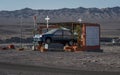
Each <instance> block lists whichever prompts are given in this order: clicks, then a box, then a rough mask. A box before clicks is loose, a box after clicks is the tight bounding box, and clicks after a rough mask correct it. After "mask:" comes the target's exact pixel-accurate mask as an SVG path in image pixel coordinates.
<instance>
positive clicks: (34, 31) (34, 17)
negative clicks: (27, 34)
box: [33, 16, 37, 50]
mask: <svg viewBox="0 0 120 75" xmlns="http://www.w3.org/2000/svg"><path fill="white" fill-rule="evenodd" d="M36 19H37V17H36V16H33V20H34V26H33V37H34V36H35V34H36ZM33 50H35V42H33Z"/></svg>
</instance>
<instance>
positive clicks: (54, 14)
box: [0, 7, 120, 24]
mask: <svg viewBox="0 0 120 75" xmlns="http://www.w3.org/2000/svg"><path fill="white" fill-rule="evenodd" d="M35 14H37V18H38V22H45V20H44V18H45V17H46V16H47V15H48V16H49V17H50V18H51V20H50V21H51V22H65V21H77V20H78V19H79V18H82V19H83V21H84V22H106V21H107V22H109V21H115V22H119V21H120V7H113V8H101V9H99V8H83V7H79V8H71V9H70V8H63V9H56V10H34V9H30V8H24V9H21V10H15V11H0V22H1V24H2V23H3V24H6V23H8V24H10V23H17V22H18V20H19V17H20V16H22V17H23V18H24V21H25V22H28V23H29V22H32V21H33V20H32V17H33V15H35ZM6 21H7V22H6Z"/></svg>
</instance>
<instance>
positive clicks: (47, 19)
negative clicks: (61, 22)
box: [45, 16, 50, 28]
mask: <svg viewBox="0 0 120 75" xmlns="http://www.w3.org/2000/svg"><path fill="white" fill-rule="evenodd" d="M45 20H46V21H47V28H48V22H49V20H50V18H49V17H48V16H47V17H46V18H45Z"/></svg>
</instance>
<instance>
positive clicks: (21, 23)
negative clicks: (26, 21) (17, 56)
mask: <svg viewBox="0 0 120 75" xmlns="http://www.w3.org/2000/svg"><path fill="white" fill-rule="evenodd" d="M22 25H23V17H22V16H21V17H20V48H21V49H22Z"/></svg>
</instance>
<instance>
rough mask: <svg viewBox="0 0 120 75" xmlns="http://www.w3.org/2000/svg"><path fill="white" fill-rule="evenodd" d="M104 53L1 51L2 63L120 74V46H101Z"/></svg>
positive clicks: (0, 59) (0, 58) (0, 60)
mask: <svg viewBox="0 0 120 75" xmlns="http://www.w3.org/2000/svg"><path fill="white" fill-rule="evenodd" d="M101 49H103V50H104V52H102V53H99V52H43V53H41V52H39V51H32V50H25V51H17V50H4V51H3V50H0V62H8V63H16V64H26V65H35V66H49V67H59V68H65V69H75V70H87V71H110V72H120V46H101Z"/></svg>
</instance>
